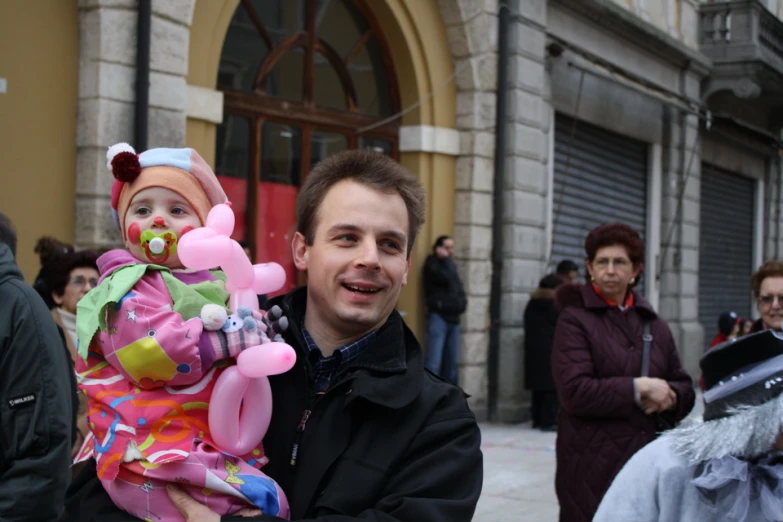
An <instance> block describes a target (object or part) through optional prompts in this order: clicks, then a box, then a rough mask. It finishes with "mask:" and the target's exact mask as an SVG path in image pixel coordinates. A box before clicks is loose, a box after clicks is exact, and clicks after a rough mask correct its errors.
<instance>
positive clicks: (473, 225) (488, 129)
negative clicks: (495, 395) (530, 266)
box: [439, 0, 498, 418]
mask: <svg viewBox="0 0 783 522" xmlns="http://www.w3.org/2000/svg"><path fill="white" fill-rule="evenodd" d="M439 4H440V8H441V13H442V14H443V20H444V22H445V24H446V32H447V34H448V37H449V44H450V47H451V53H452V58H453V61H454V68H455V70H456V71H457V76H456V84H457V129H458V130H459V132H460V156H459V157H458V158H457V165H456V171H457V172H456V175H457V180H456V204H455V208H456V216H455V226H454V243H455V249H456V253H455V256H454V257H455V260H456V262H457V267H458V269H459V272H460V277H461V278H462V280H463V282H464V284H465V291H466V293H467V296H468V309H467V312H466V313H465V315H464V316H463V319H462V325H461V330H462V342H461V348H460V374H459V379H460V385H461V386H462V387H463V388H464V389H465V390H466V391H467V392H468V393H469V394H471V396H472V397H471V399H470V405H471V408H473V411H474V412H475V413H476V415H477V416H478V417H479V418H486V416H487V347H488V343H489V332H488V329H487V328H488V324H489V288H490V278H491V274H492V263H491V261H490V259H491V254H492V180H493V170H494V169H493V158H494V154H495V91H496V88H497V85H496V84H497V31H498V28H497V24H498V22H497V11H498V0H480V1H479V0H439Z"/></svg>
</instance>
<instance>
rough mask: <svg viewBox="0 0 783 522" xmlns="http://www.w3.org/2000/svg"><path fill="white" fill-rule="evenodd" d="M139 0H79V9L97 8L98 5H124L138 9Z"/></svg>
mask: <svg viewBox="0 0 783 522" xmlns="http://www.w3.org/2000/svg"><path fill="white" fill-rule="evenodd" d="M138 5H139V4H138V0H79V4H78V6H79V9H95V8H98V7H124V8H127V9H136V7H137V6H138Z"/></svg>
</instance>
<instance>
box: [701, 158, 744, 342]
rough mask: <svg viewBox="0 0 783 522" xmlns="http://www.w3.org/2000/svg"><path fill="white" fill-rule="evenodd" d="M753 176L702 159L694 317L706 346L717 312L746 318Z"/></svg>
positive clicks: (715, 322)
mask: <svg viewBox="0 0 783 522" xmlns="http://www.w3.org/2000/svg"><path fill="white" fill-rule="evenodd" d="M753 207H754V181H753V180H752V179H750V178H746V177H744V176H739V175H737V174H734V173H733V172H730V171H727V170H724V169H721V168H719V167H715V166H713V165H708V164H706V163H704V164H702V167H701V225H700V227H701V229H700V233H699V322H700V323H701V324H702V326H703V327H704V338H705V341H706V343H707V344H708V345H709V343H710V341H712V338H713V337H714V336H715V334H717V333H718V316H719V315H720V314H721V313H722V312H726V311H729V310H734V311H735V312H737V313H738V314H739V315H740V316H742V317H744V318H747V317H750V313H751V306H752V298H751V289H750V276H751V274H752V273H753V216H754V208H753Z"/></svg>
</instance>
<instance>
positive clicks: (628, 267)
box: [586, 245, 639, 303]
mask: <svg viewBox="0 0 783 522" xmlns="http://www.w3.org/2000/svg"><path fill="white" fill-rule="evenodd" d="M586 266H587V270H588V271H589V272H590V275H591V276H593V279H594V281H595V284H596V285H597V286H598V289H599V290H600V291H601V295H603V296H604V297H606V298H607V299H611V300H612V301H615V302H618V303H619V302H621V301H622V300H623V298H625V294H626V293H627V291H628V285H629V284H630V283H631V279H633V278H635V277H637V276H638V275H639V268H638V267H635V266H633V263H632V262H631V258H630V257H628V251H627V250H626V249H625V247H624V246H621V245H612V246H606V247H603V248H599V249H598V252H596V254H595V259H593V261H592V262H589V261H588V262H587V263H586Z"/></svg>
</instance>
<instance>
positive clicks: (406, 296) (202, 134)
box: [186, 0, 457, 340]
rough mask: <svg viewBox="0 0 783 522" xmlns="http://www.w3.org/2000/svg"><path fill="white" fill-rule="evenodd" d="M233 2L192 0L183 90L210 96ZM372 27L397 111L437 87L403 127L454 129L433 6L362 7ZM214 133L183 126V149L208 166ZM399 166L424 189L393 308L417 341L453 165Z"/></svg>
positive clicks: (422, 156) (450, 226) (386, 0)
mask: <svg viewBox="0 0 783 522" xmlns="http://www.w3.org/2000/svg"><path fill="white" fill-rule="evenodd" d="M238 4H239V0H198V3H197V4H196V10H195V13H194V16H193V26H192V27H191V35H193V34H198V35H200V37H199V38H193V37H192V36H191V39H190V55H189V69H188V84H190V85H198V86H201V87H207V88H210V89H215V88H216V85H217V71H218V66H219V64H220V53H221V50H222V47H223V39H224V38H225V34H226V31H227V30H228V25H229V23H230V22H231V17H232V15H233V13H234V10H235V9H236V6H237V5H238ZM367 6H368V7H369V8H370V10H371V11H372V12H373V14H374V15H375V17H376V18H377V19H378V20H379V21H380V23H381V26H382V29H383V32H384V35H385V37H386V39H387V41H388V43H389V46H390V48H391V56H392V59H393V60H394V70H395V73H396V75H397V81H398V83H399V86H400V99H401V104H402V107H403V108H405V107H408V106H410V105H412V104H414V103H416V102H417V101H419V100H421V99H423V98H425V97H426V96H427V94H428V93H430V92H431V91H433V90H434V89H436V88H438V87H441V88H440V90H439V91H438V94H437V95H436V96H434V97H433V98H432V99H430V100H428V101H425V102H424V103H423V104H422V105H421V106H420V107H418V108H417V109H416V110H413V111H411V112H410V113H408V114H406V115H405V117H404V118H403V120H402V124H403V125H434V126H438V127H448V128H454V127H455V126H456V119H457V114H456V106H457V102H456V96H457V94H456V87H455V85H454V82H453V81H451V82H449V83H447V84H446V85H445V86H444V85H443V84H444V82H445V81H446V80H447V79H448V78H449V76H450V75H451V74H452V72H453V70H454V69H453V65H452V62H451V54H450V52H449V45H448V39H447V36H446V28H445V26H444V25H443V21H442V18H441V15H440V10H439V8H438V3H437V2H436V1H435V0H367ZM215 130H216V126H215V125H214V124H211V123H207V122H204V121H197V120H193V119H188V122H187V134H186V142H187V146H188V147H193V148H195V149H196V150H198V151H199V152H201V154H202V155H203V156H204V158H205V159H206V160H207V162H209V163H210V164H214V148H215ZM400 161H401V163H402V164H403V165H405V166H406V167H407V168H408V169H410V170H411V171H412V172H414V173H416V174H417V175H418V176H419V178H420V179H421V181H422V183H423V184H424V187H425V188H426V189H427V223H426V224H425V225H424V227H423V228H422V230H421V232H420V235H419V237H418V239H417V240H416V247H415V248H414V250H413V253H412V266H411V273H410V276H409V278H408V282H409V284H408V286H407V287H406V288H404V289H403V291H402V295H401V296H400V302H399V305H398V308H399V309H400V310H401V311H404V312H406V318H405V320H406V322H407V323H408V324H409V326H410V327H411V328H412V329H413V331H414V332H415V333H416V335H417V336H418V337H419V339H421V340H424V333H425V323H424V313H425V308H424V298H423V294H422V288H421V284H420V279H421V269H422V266H423V264H424V259H425V258H426V257H427V255H428V254H429V253H430V251H431V246H432V243H433V241H434V240H435V238H436V237H437V236H439V235H442V234H448V235H451V234H453V233H454V194H455V163H456V158H454V157H453V156H445V155H442V154H432V153H425V152H406V153H403V154H402V155H401V158H400Z"/></svg>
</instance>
